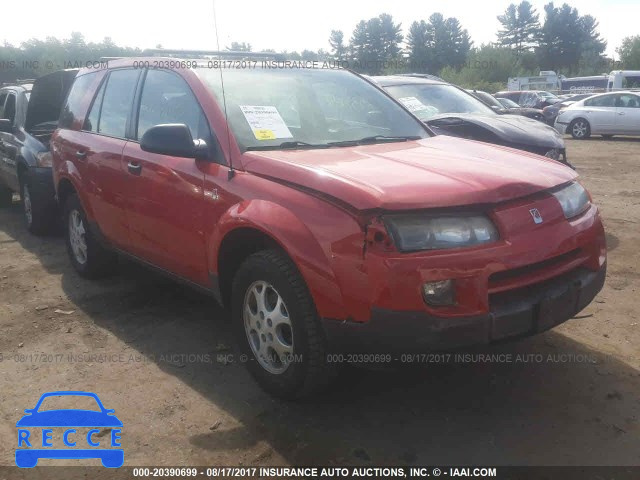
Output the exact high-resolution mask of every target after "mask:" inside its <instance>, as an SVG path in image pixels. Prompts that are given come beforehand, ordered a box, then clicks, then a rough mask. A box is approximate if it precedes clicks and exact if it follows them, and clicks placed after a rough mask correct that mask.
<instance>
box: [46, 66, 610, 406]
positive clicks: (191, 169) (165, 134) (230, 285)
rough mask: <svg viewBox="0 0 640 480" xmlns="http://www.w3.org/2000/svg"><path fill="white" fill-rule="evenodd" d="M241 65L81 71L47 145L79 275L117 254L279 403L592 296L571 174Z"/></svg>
mask: <svg viewBox="0 0 640 480" xmlns="http://www.w3.org/2000/svg"><path fill="white" fill-rule="evenodd" d="M211 65H213V66H211ZM245 65H246V66H247V68H235V65H232V66H231V67H229V68H226V66H225V68H223V69H222V70H221V69H220V68H216V67H215V62H213V61H207V60H204V61H202V62H201V63H198V64H196V63H195V62H190V61H182V60H178V59H175V58H173V59H172V58H164V59H159V58H157V57H152V58H142V59H137V58H136V59H122V60H118V61H115V62H110V64H109V66H108V68H104V69H101V70H95V69H85V70H83V71H81V72H80V73H79V74H78V77H77V78H76V80H75V82H74V85H73V87H72V89H71V91H70V93H69V97H68V100H67V104H66V106H65V107H64V109H63V112H62V115H61V118H60V123H59V129H58V130H57V131H56V133H55V134H54V136H53V138H52V142H51V148H52V155H53V165H54V179H55V185H56V189H57V195H58V199H59V201H60V202H61V204H62V205H64V219H65V225H66V231H67V238H66V240H67V248H68V251H69V256H70V259H71V262H72V264H73V266H74V267H75V269H76V270H77V271H78V272H79V273H80V274H81V275H83V276H86V277H95V276H98V275H101V274H104V273H107V272H108V271H109V270H110V269H111V268H112V267H113V265H114V255H115V253H116V252H117V253H121V254H124V255H126V256H129V257H132V258H134V259H136V260H138V261H140V262H143V263H144V264H147V265H152V266H153V267H155V268H156V269H158V270H160V271H162V272H164V273H166V274H167V275H169V276H171V277H172V278H177V279H180V280H182V281H184V282H186V283H188V284H190V285H193V286H195V287H197V288H199V289H200V290H204V291H206V292H208V293H210V294H211V295H213V296H215V297H216V298H217V299H219V301H220V302H221V303H222V304H223V305H225V306H228V307H230V309H231V318H232V322H233V329H234V331H235V333H236V336H237V340H238V345H239V347H240V350H241V356H240V357H239V359H240V360H241V361H244V364H245V365H246V367H247V368H248V369H249V370H250V371H251V373H252V374H253V375H254V377H255V378H256V379H257V380H258V382H259V383H260V384H261V385H262V386H263V387H264V388H265V389H266V390H268V391H270V392H272V393H274V394H276V395H280V396H287V397H299V396H302V395H308V394H310V393H311V392H313V391H315V390H317V389H318V388H320V387H322V386H323V385H325V384H326V383H327V382H328V381H329V380H330V379H331V378H332V377H333V375H334V374H335V371H336V367H337V366H338V364H340V363H341V362H343V361H350V360H349V359H350V358H363V360H362V361H364V362H368V361H372V362H381V363H387V362H391V361H392V360H393V359H394V358H397V359H400V356H399V354H400V352H407V351H414V352H415V351H418V352H425V351H430V350H442V349H447V348H456V347H461V346H465V345H473V344H482V343H488V342H493V341H498V340H504V339H506V338H510V337H519V336H522V335H531V334H535V333H537V332H541V331H543V330H547V329H549V328H552V327H554V326H555V325H557V324H559V323H561V322H564V321H566V320H568V319H569V318H571V317H572V316H574V315H575V313H576V312H577V311H579V310H581V309H582V308H584V307H585V306H586V305H587V304H589V302H590V301H591V300H592V299H593V297H594V296H595V295H596V294H597V292H598V291H599V290H600V289H601V288H602V285H603V282H604V278H605V273H606V245H605V237H604V230H603V227H602V223H601V220H600V215H599V213H598V209H597V207H596V206H595V205H594V204H593V203H592V202H591V198H590V196H589V194H588V192H587V191H586V190H585V188H584V187H583V186H582V185H581V184H580V183H579V182H577V181H576V178H577V174H576V173H575V172H574V171H573V170H571V169H569V168H567V167H565V166H564V165H562V164H560V163H558V162H556V161H554V160H551V159H548V158H544V157H542V156H539V155H535V154H532V153H529V152H523V151H521V150H515V149H512V148H508V147H504V146H494V145H490V144H487V143H482V142H478V141H472V140H466V139H461V138H454V137H451V136H445V135H433V133H432V132H431V131H430V130H429V129H428V127H427V126H425V125H424V124H423V123H422V122H420V121H419V120H418V118H417V117H416V116H414V115H412V114H411V113H410V112H409V111H408V110H407V109H406V108H405V107H403V106H402V105H401V104H400V103H399V102H396V101H395V100H394V99H393V98H392V97H390V96H389V95H387V94H386V93H384V92H383V91H382V90H381V89H380V88H378V87H377V86H375V85H373V84H372V83H370V82H369V81H367V80H365V79H363V78H362V77H360V76H359V75H357V74H355V73H353V72H350V71H346V70H342V69H304V68H287V67H286V66H283V67H282V68H272V66H271V64H268V65H266V66H264V65H262V66H261V64H260V62H256V63H253V62H249V61H247V62H245ZM223 80H224V82H223ZM464 95H467V94H466V93H464ZM470 98H472V97H470ZM405 100H406V99H405ZM473 100H474V99H473ZM406 101H407V102H408V100H406ZM474 101H475V100H474ZM414 103H415V102H414ZM393 351H395V352H396V353H397V354H398V355H395V356H392V354H391V352H393ZM354 352H362V353H363V355H368V356H364V357H357V356H351V355H350V354H351V353H354ZM365 352H366V353H365ZM372 354H373V355H372ZM243 359H244V360H243Z"/></svg>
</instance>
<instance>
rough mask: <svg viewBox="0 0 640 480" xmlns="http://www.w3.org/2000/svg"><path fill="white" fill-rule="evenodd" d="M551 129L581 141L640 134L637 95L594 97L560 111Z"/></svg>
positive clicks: (639, 110)
mask: <svg viewBox="0 0 640 480" xmlns="http://www.w3.org/2000/svg"><path fill="white" fill-rule="evenodd" d="M555 128H556V130H558V132H560V133H561V134H565V133H566V134H571V135H572V136H573V138H575V139H578V140H582V139H585V138H589V137H590V136H591V135H602V136H603V137H604V138H611V137H613V136H614V135H640V92H616V93H603V94H600V95H594V96H592V97H589V98H585V99H584V100H580V101H578V102H576V103H574V104H572V105H570V106H569V107H567V108H565V109H564V110H561V111H560V113H559V114H558V117H557V118H556V123H555Z"/></svg>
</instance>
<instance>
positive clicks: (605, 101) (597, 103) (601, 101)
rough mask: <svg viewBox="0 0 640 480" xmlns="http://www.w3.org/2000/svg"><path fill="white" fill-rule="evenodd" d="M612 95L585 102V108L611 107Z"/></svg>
mask: <svg viewBox="0 0 640 480" xmlns="http://www.w3.org/2000/svg"><path fill="white" fill-rule="evenodd" d="M613 97H614V95H603V96H601V97H594V98H590V99H588V100H585V102H584V105H585V107H613Z"/></svg>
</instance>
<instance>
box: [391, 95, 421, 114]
mask: <svg viewBox="0 0 640 480" xmlns="http://www.w3.org/2000/svg"><path fill="white" fill-rule="evenodd" d="M398 100H399V101H400V103H402V104H403V105H404V106H405V107H407V109H408V110H409V111H410V112H417V111H420V110H426V109H427V106H426V105H425V104H424V103H422V102H421V101H420V100H418V99H417V98H416V97H402V98H399V99H398Z"/></svg>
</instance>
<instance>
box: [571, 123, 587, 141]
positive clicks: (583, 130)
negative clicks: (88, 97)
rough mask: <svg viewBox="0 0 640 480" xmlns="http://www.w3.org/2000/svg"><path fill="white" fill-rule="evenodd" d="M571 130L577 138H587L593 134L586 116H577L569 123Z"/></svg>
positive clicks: (572, 134)
mask: <svg viewBox="0 0 640 480" xmlns="http://www.w3.org/2000/svg"><path fill="white" fill-rule="evenodd" d="M569 132H571V136H572V137H573V138H575V139H576V140H585V139H587V138H589V137H590V136H591V126H590V125H589V122H587V121H586V120H585V119H584V118H576V119H575V120H574V121H572V122H571V123H570V124H569Z"/></svg>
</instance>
